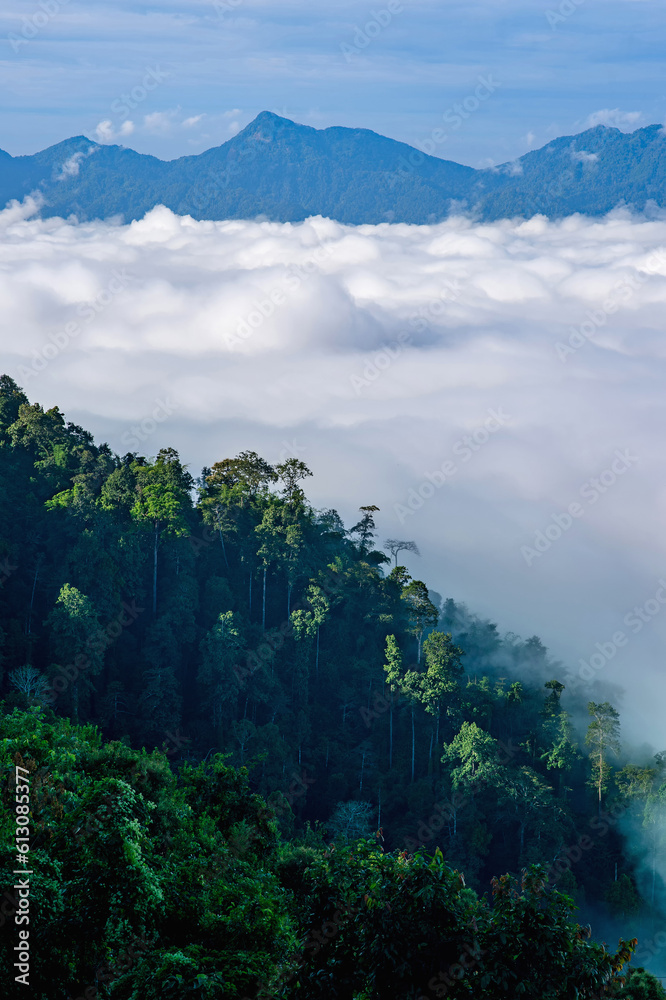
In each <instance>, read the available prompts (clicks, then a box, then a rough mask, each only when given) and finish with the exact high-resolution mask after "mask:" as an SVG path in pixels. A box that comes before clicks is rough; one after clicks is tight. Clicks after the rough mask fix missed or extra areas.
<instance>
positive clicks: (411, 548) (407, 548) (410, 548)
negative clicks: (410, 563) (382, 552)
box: [384, 538, 421, 566]
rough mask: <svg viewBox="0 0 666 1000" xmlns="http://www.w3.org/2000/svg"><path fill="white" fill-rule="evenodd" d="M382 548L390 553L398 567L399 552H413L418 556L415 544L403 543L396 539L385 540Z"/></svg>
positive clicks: (417, 548)
mask: <svg viewBox="0 0 666 1000" xmlns="http://www.w3.org/2000/svg"><path fill="white" fill-rule="evenodd" d="M384 548H385V549H386V551H387V552H390V553H391V555H392V556H393V558H394V559H395V564H396V566H397V565H398V553H399V552H413V553H414V555H415V556H420V555H421V553H420V552H419V547H418V545H417V544H416V542H403V541H401V540H400V539H398V538H387V539H386V541H385V542H384Z"/></svg>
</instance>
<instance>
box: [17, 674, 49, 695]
mask: <svg viewBox="0 0 666 1000" xmlns="http://www.w3.org/2000/svg"><path fill="white" fill-rule="evenodd" d="M9 679H10V681H11V684H12V687H15V688H16V689H17V691H21V692H22V694H24V695H26V696H27V697H28V698H40V697H41V696H42V695H43V694H44V693H45V692H46V690H47V689H48V686H49V685H48V681H47V680H46V677H45V676H44V674H43V673H41V671H39V670H38V669H37V667H30V666H25V667H18V668H17V669H16V670H12V672H11V674H10V675H9Z"/></svg>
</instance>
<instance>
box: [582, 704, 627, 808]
mask: <svg viewBox="0 0 666 1000" xmlns="http://www.w3.org/2000/svg"><path fill="white" fill-rule="evenodd" d="M587 710H588V712H589V714H590V715H591V716H592V721H591V722H590V724H589V726H588V727H587V734H586V736H585V743H586V745H587V746H588V747H589V748H590V759H591V764H592V769H591V775H590V784H591V786H592V787H593V788H595V789H596V792H597V802H598V811H599V815H601V798H602V794H603V792H605V791H606V789H607V787H608V780H609V778H610V774H611V766H610V764H609V762H608V758H609V757H610V756H611V755H612V754H614V755H617V754H619V752H620V716H619V714H618V713H617V712H616V710H615V709H614V708H613V706H612V705H611V704H609V702H607V701H604V702H603V703H602V704H600V705H598V704H596V702H594V701H590V702H589V703H588V706H587Z"/></svg>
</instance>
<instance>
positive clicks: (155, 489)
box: [132, 448, 194, 617]
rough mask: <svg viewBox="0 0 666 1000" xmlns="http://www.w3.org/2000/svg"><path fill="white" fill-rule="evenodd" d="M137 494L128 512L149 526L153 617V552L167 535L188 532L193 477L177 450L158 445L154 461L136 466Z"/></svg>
mask: <svg viewBox="0 0 666 1000" xmlns="http://www.w3.org/2000/svg"><path fill="white" fill-rule="evenodd" d="M136 474H137V498H136V501H135V503H134V506H133V507H132V515H133V517H134V518H135V519H136V521H138V522H139V523H147V524H150V525H152V529H153V617H155V616H156V615H157V553H158V549H159V546H160V542H161V541H162V540H163V539H165V538H168V537H182V536H184V535H187V534H188V533H189V526H188V514H189V512H190V511H191V509H192V500H191V497H190V491H191V489H192V486H193V485H194V480H193V479H192V476H191V475H190V474H189V472H187V471H186V469H185V468H184V466H183V465H181V462H180V459H179V457H178V452H177V451H174V449H173V448H162V450H161V451H160V452H159V453H158V455H157V459H156V460H155V462H154V464H152V465H147V466H145V467H139V468H138V469H137V470H136Z"/></svg>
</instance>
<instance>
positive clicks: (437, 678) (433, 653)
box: [420, 632, 465, 761]
mask: <svg viewBox="0 0 666 1000" xmlns="http://www.w3.org/2000/svg"><path fill="white" fill-rule="evenodd" d="M423 653H424V658H425V663H426V670H425V673H423V674H421V675H420V694H421V701H422V703H423V706H424V707H425V710H426V712H427V713H428V714H429V715H432V716H433V718H434V720H435V722H436V729H435V732H434V734H433V738H434V741H435V745H436V746H439V723H440V717H441V714H442V707H443V704H444V697H445V695H448V694H451V693H452V692H453V691H455V690H456V689H457V687H458V682H459V680H460V678H461V677H462V675H463V673H464V667H463V665H462V657H463V656H464V655H465V654H464V652H463V650H462V649H460V647H459V646H455V645H454V644H453V639H452V638H451V635H450V634H445V633H444V632H431V633H430V635H429V636H428V638H427V639H426V640H425V642H424V643H423ZM432 745H433V739H432V738H431V740H430V760H431V761H432Z"/></svg>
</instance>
